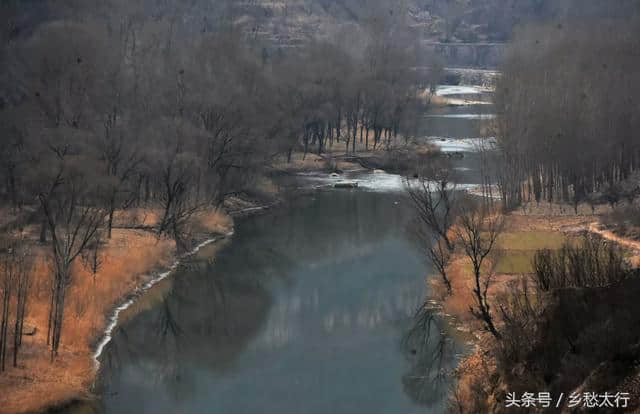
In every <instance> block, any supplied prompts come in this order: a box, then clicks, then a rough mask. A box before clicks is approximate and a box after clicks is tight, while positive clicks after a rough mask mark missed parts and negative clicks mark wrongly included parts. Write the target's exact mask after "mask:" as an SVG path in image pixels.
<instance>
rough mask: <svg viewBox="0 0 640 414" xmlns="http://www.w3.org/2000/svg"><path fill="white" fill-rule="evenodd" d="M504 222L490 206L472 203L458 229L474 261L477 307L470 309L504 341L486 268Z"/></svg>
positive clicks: (467, 253) (467, 207) (464, 210)
mask: <svg viewBox="0 0 640 414" xmlns="http://www.w3.org/2000/svg"><path fill="white" fill-rule="evenodd" d="M503 223H504V219H503V216H502V215H500V214H499V213H498V212H496V211H495V210H493V209H490V208H489V207H488V205H487V204H486V203H482V204H480V203H478V202H474V201H472V200H468V201H467V202H466V203H465V204H464V207H463V208H462V211H461V213H460V216H459V218H458V222H457V223H456V226H455V227H454V228H455V234H456V238H457V240H458V243H459V244H460V246H461V247H462V249H463V251H464V253H465V255H466V256H467V257H468V258H469V260H470V261H471V266H472V269H473V277H474V288H473V293H474V296H475V300H476V304H475V306H471V307H470V309H469V310H470V311H471V314H472V315H473V316H474V317H476V318H477V319H478V320H480V321H481V322H482V323H483V324H484V326H485V328H486V329H487V331H489V332H491V334H492V335H493V336H494V337H495V338H496V339H501V335H500V333H499V332H498V330H497V329H496V327H495V324H494V319H493V315H492V313H491V305H490V303H489V300H488V296H487V292H488V290H489V286H490V285H491V276H492V272H491V270H487V269H486V264H487V262H488V260H487V259H488V258H489V255H490V254H491V253H492V251H493V250H494V247H495V245H496V241H497V240H498V237H499V235H500V233H501V232H502V228H503Z"/></svg>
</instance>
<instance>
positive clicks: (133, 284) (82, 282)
mask: <svg viewBox="0 0 640 414" xmlns="http://www.w3.org/2000/svg"><path fill="white" fill-rule="evenodd" d="M131 215H138V216H139V217H145V221H143V222H144V223H145V224H146V225H153V224H154V220H155V219H154V217H156V218H157V214H154V212H153V211H152V210H137V211H130V212H127V213H126V214H120V215H119V217H120V218H123V217H124V216H128V218H129V219H130V218H131V217H130V216H131ZM193 221H194V223H193V225H194V227H197V229H199V231H200V232H199V234H203V233H208V234H212V233H227V232H229V231H230V230H231V228H232V221H231V219H230V217H229V216H228V215H227V214H226V213H224V212H222V211H219V210H216V211H211V212H207V213H200V214H198V215H197V216H195V217H194V219H193ZM127 222H129V221H127ZM119 224H123V222H119ZM34 250H35V256H36V258H35V263H34V267H33V287H32V289H33V295H32V296H31V297H30V299H29V300H30V303H29V304H28V316H27V318H26V326H27V327H28V329H27V331H30V330H31V328H32V327H35V329H36V330H35V334H34V335H31V336H25V337H24V340H23V348H22V349H21V357H20V359H19V364H18V367H17V368H11V369H8V370H7V372H5V373H4V374H3V375H2V376H0V390H2V392H0V413H20V412H32V411H38V410H42V409H46V408H47V407H52V406H56V405H61V404H64V403H66V402H68V401H70V400H73V399H78V398H89V397H90V387H91V384H92V383H93V380H94V377H95V371H94V366H93V360H92V358H91V355H92V353H93V345H94V344H95V342H96V341H97V340H98V339H99V338H100V336H101V335H102V332H103V331H104V328H105V325H106V321H107V317H108V315H109V314H110V313H111V311H112V309H113V308H114V307H115V306H116V305H117V304H118V303H119V302H120V301H121V300H122V298H123V297H125V296H126V295H127V294H128V293H130V292H132V291H133V290H135V289H136V288H137V287H139V286H140V285H142V284H143V283H144V282H146V281H148V280H149V279H150V278H151V276H152V275H153V274H154V273H155V272H157V271H159V270H161V269H163V268H166V267H167V266H169V265H170V264H171V262H172V261H173V260H174V259H175V251H176V248H175V242H174V241H173V240H171V239H167V238H160V239H158V238H157V236H156V234H154V233H152V232H149V231H145V230H139V229H122V228H116V229H114V231H113V235H112V239H111V240H109V241H108V243H106V245H105V246H104V248H103V249H102V250H101V253H100V254H101V255H102V261H103V262H102V266H101V267H100V269H99V271H98V273H97V274H96V275H95V277H94V275H93V274H92V273H91V271H90V270H89V269H88V268H86V267H84V266H83V265H82V262H81V261H80V260H78V261H77V262H76V263H75V266H74V279H73V282H72V285H71V287H70V291H69V302H68V306H67V308H66V313H65V317H64V326H63V330H64V337H63V340H62V343H61V346H60V352H59V356H58V357H57V358H56V359H55V360H54V361H53V362H50V360H49V355H50V354H49V352H48V351H47V344H46V337H47V334H46V331H47V316H48V306H49V303H48V301H49V298H50V293H49V284H50V271H51V270H50V266H49V263H48V253H49V251H48V246H41V245H36V244H35V242H34ZM127 316H128V317H130V316H131V311H130V312H128V313H127Z"/></svg>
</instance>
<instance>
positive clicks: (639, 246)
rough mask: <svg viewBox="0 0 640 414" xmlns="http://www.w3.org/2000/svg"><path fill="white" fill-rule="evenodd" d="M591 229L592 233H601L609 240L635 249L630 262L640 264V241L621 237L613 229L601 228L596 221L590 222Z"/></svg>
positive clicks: (635, 264)
mask: <svg viewBox="0 0 640 414" xmlns="http://www.w3.org/2000/svg"><path fill="white" fill-rule="evenodd" d="M588 228H589V231H590V232H592V233H596V234H599V235H600V236H602V237H604V238H605V239H607V240H611V241H614V242H616V243H618V244H620V245H622V246H625V247H628V248H630V249H632V250H634V252H635V254H634V255H633V256H631V257H630V259H629V260H630V262H631V264H632V265H634V266H640V241H636V240H631V239H627V238H624V237H620V236H618V235H616V234H615V233H614V232H612V231H611V230H603V229H601V228H600V223H599V222H597V221H595V222H593V223H591V224H589V227H588Z"/></svg>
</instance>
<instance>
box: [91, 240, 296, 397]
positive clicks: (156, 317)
mask: <svg viewBox="0 0 640 414" xmlns="http://www.w3.org/2000/svg"><path fill="white" fill-rule="evenodd" d="M227 253H228V254H227V255H226V256H225V255H221V256H220V258H219V260H215V263H214V260H213V259H206V258H194V259H191V260H189V261H187V262H185V263H184V264H183V265H181V266H180V267H179V269H178V270H177V271H176V275H175V276H173V277H174V279H173V283H172V288H171V290H170V291H169V292H167V293H165V294H162V295H161V296H160V298H159V299H154V302H156V303H153V304H152V307H151V309H149V310H146V311H143V312H142V313H140V314H138V315H137V316H135V317H134V318H133V319H131V320H129V321H128V322H126V323H125V324H124V325H122V326H119V327H118V328H117V329H116V330H115V332H114V336H113V339H112V341H111V342H110V343H109V345H108V346H107V348H106V349H105V353H104V354H103V364H102V369H103V370H105V371H104V373H103V375H101V377H100V380H101V383H100V388H101V389H102V391H104V393H105V396H106V397H110V396H111V397H117V395H118V394H119V393H123V394H125V393H126V392H127V391H126V388H127V384H128V383H131V382H134V383H136V384H139V385H142V386H145V385H153V386H154V387H157V386H162V388H163V389H164V390H165V392H167V393H169V394H170V395H171V397H172V399H173V400H184V399H185V398H188V396H189V395H190V394H191V393H193V392H194V391H195V382H196V378H195V377H194V376H193V374H194V372H195V371H197V370H196V369H194V366H197V368H198V369H201V368H207V367H208V368H210V369H211V370H216V369H224V368H225V365H228V364H229V363H230V362H231V361H232V360H233V359H234V357H235V356H236V355H238V354H239V353H240V352H241V351H242V349H244V347H245V345H246V343H247V342H248V340H249V339H250V338H251V337H252V335H253V334H254V333H255V332H256V331H257V329H258V327H259V326H260V325H261V324H262V323H263V322H264V319H265V317H266V315H267V314H268V312H267V307H268V306H269V305H270V300H269V295H268V293H267V291H266V290H265V288H264V280H263V279H264V277H263V275H261V274H257V273H255V270H256V269H257V268H258V263H257V262H258V261H259V260H256V259H255V255H252V256H253V258H251V259H249V258H243V259H240V258H238V257H237V252H227ZM263 257H264V258H269V259H271V260H272V262H271V265H272V266H276V267H278V268H279V269H278V271H275V270H274V272H273V273H275V274H285V273H286V272H285V271H284V269H283V267H284V268H286V267H287V266H289V265H290V263H289V262H288V261H287V260H283V259H282V258H278V257H275V255H274V252H273V251H272V249H269V251H267V252H266V253H265V256H263ZM238 262H240V265H239V264H238ZM229 268H232V269H234V271H233V272H229V271H227V269H229ZM239 268H240V269H239ZM269 273H270V274H271V273H272V272H269ZM267 277H269V276H267ZM150 296H153V295H150ZM126 368H132V369H126ZM134 376H135V377H134Z"/></svg>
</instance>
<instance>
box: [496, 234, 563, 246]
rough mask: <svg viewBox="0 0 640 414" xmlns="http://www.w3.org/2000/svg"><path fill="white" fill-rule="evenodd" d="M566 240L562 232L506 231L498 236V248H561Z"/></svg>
mask: <svg viewBox="0 0 640 414" xmlns="http://www.w3.org/2000/svg"><path fill="white" fill-rule="evenodd" d="M565 241H567V237H566V236H565V235H564V234H562V233H560V232H553V231H519V232H506V233H502V234H501V235H500V237H499V238H498V248H500V249H502V250H538V249H559V248H561V247H562V244H563V243H564V242H565Z"/></svg>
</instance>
